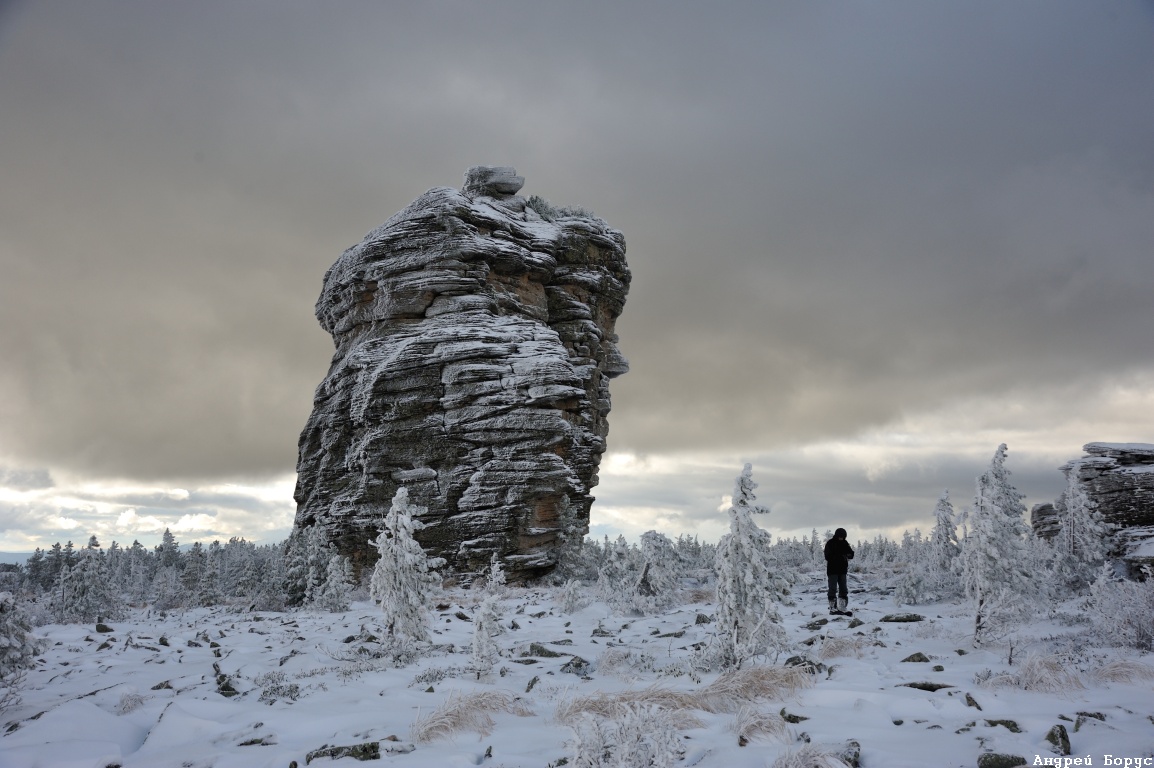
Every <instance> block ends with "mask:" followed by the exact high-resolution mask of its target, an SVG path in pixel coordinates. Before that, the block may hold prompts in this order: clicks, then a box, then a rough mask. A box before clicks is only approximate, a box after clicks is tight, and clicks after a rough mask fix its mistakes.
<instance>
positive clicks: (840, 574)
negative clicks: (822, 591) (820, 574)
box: [825, 528, 853, 613]
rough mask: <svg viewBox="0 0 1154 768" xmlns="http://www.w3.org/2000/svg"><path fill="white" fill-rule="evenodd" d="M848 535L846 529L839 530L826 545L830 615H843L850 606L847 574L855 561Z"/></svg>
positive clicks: (827, 595) (826, 572)
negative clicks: (851, 562)
mask: <svg viewBox="0 0 1154 768" xmlns="http://www.w3.org/2000/svg"><path fill="white" fill-rule="evenodd" d="M848 535H849V534H847V533H846V532H845V528H838V529H837V530H836V531H834V532H833V538H832V539H830V540H829V541H827V542H826V543H825V574H826V579H827V580H828V582H829V592H828V593H827V594H826V597H828V598H829V612H830V613H842V612H844V611H845V607H846V605H848V604H849V588H848V587H847V586H846V574H848V573H849V561H850V560H853V547H851V546H850V545H849V542H848V541H846V536H848ZM835 598H836V602H835Z"/></svg>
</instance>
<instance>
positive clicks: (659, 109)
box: [0, 0, 1154, 508]
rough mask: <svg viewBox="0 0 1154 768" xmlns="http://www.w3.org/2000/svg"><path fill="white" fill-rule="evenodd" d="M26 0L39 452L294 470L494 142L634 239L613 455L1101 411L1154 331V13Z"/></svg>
mask: <svg viewBox="0 0 1154 768" xmlns="http://www.w3.org/2000/svg"><path fill="white" fill-rule="evenodd" d="M763 6H768V7H763ZM0 23H2V24H3V26H4V30H3V32H0V42H2V45H0V103H3V104H4V105H5V106H4V109H3V111H2V113H0V125H2V133H0V136H2V138H0V173H2V174H3V178H4V179H5V181H4V184H3V186H2V187H0V264H2V268H3V271H4V280H3V281H2V284H0V357H2V359H3V360H4V361H5V362H4V366H3V369H0V425H2V427H3V429H2V432H0V454H8V455H10V456H12V457H14V458H13V463H19V464H25V465H33V466H40V465H51V466H53V467H64V468H67V469H68V470H70V471H73V472H77V473H82V474H89V475H93V476H99V475H110V476H120V477H133V478H138V479H177V478H193V479H196V478H202V479H203V478H216V477H222V476H234V477H235V476H250V477H258V476H259V477H269V476H272V475H276V474H281V473H284V472H285V471H288V470H291V468H292V466H293V462H294V460H295V446H296V439H297V435H298V433H299V430H300V428H301V426H303V424H304V421H305V419H306V417H307V414H308V410H309V407H310V396H311V394H312V391H313V389H314V388H315V386H316V385H317V384H318V383H319V381H320V379H321V377H322V376H323V374H324V370H325V367H326V365H327V363H328V356H329V354H330V351H331V343H330V341H329V340H328V338H327V337H326V336H325V335H324V334H323V333H322V332H321V331H320V330H319V328H318V327H317V326H316V323H315V321H314V319H313V318H312V313H311V308H312V304H313V302H314V301H315V298H316V294H317V292H318V291H319V287H320V280H321V277H322V275H323V273H324V271H325V269H326V268H327V267H328V265H329V264H330V263H331V262H332V261H333V260H334V259H335V258H336V256H337V255H338V254H339V253H340V251H341V250H342V249H343V248H345V247H347V246H348V245H350V244H352V243H353V242H356V241H357V240H359V239H360V237H361V236H362V235H363V233H364V232H366V231H368V230H370V229H372V228H373V227H375V226H376V225H377V224H379V223H380V222H381V221H383V220H384V219H385V218H386V217H387V216H389V215H390V214H392V213H393V212H395V211H396V210H399V209H400V208H402V207H404V206H405V205H406V204H407V203H408V202H409V201H410V200H412V199H413V198H414V197H416V196H417V195H418V194H420V193H421V192H423V191H424V190H425V189H426V188H428V187H431V186H438V185H457V184H458V183H459V180H460V178H461V174H462V173H463V171H464V170H465V169H466V168H467V167H468V166H469V165H472V164H477V163H495V164H512V165H515V166H516V167H517V168H518V170H519V171H520V172H521V173H523V174H524V175H525V176H526V177H527V185H526V188H525V193H526V194H533V193H535V194H541V195H543V196H545V197H548V198H550V199H552V200H554V201H555V202H558V203H562V204H579V205H583V206H586V207H588V208H591V209H593V210H594V211H596V212H597V213H599V214H601V215H603V216H604V217H605V218H606V219H607V220H608V221H609V222H610V223H611V224H613V225H614V226H616V227H618V228H620V229H622V230H623V231H624V232H625V234H626V237H627V240H628V242H629V258H630V264H631V266H632V268H633V272H634V284H633V290H632V294H631V296H630V299H629V303H628V305H627V307H626V311H625V314H624V316H623V317H622V320H621V323H620V326H619V330H620V332H621V336H622V347H623V350H624V352H625V353H626V355H627V356H628V357H629V358H630V359H631V362H632V365H633V370H632V372H631V373H630V374H629V375H628V376H625V377H622V378H621V379H618V380H617V381H615V382H614V413H613V415H612V417H611V422H612V433H611V436H610V440H611V445H612V446H613V447H614V448H629V449H634V450H640V451H656V450H668V449H678V448H679V449H683V450H705V449H710V448H718V447H726V448H729V449H732V450H738V449H739V448H742V447H751V448H752V449H754V450H762V451H765V450H770V449H777V448H783V447H786V446H791V445H798V444H802V443H805V442H806V441H811V440H816V439H820V438H831V437H845V436H852V435H854V434H856V433H857V432H859V431H860V430H862V429H865V428H868V427H871V426H876V425H880V424H884V423H886V422H888V421H890V420H893V419H897V418H900V417H902V416H904V415H908V414H911V413H918V412H920V411H928V410H933V409H935V408H940V407H943V406H944V405H947V404H949V403H951V402H953V401H954V400H956V399H957V398H959V397H975V396H978V395H984V396H990V397H997V396H1001V395H1007V396H1011V395H1014V396H1018V395H1021V394H1022V393H1029V396H1030V398H1031V399H1032V400H1034V401H1036V402H1038V403H1050V405H1047V406H1046V407H1048V408H1051V409H1053V408H1056V409H1058V410H1062V409H1067V410H1069V409H1077V408H1078V407H1080V403H1082V402H1083V401H1082V400H1079V399H1062V398H1063V397H1064V396H1065V395H1068V394H1069V393H1070V392H1072V391H1075V390H1079V389H1082V390H1086V389H1089V390H1091V391H1092V390H1093V386H1091V385H1092V384H1093V383H1094V381H1095V380H1102V379H1110V378H1113V377H1116V376H1123V375H1128V374H1131V373H1133V372H1134V371H1135V370H1139V369H1143V368H1145V369H1148V368H1149V361H1150V360H1151V353H1152V352H1154V336H1152V335H1151V334H1150V332H1149V330H1150V328H1151V327H1152V326H1154V304H1151V302H1149V295H1150V293H1151V289H1152V288H1154V262H1151V260H1150V259H1149V244H1150V243H1151V242H1154V146H1152V145H1151V143H1150V141H1149V137H1150V131H1151V128H1152V127H1154V77H1151V76H1150V75H1151V72H1152V71H1154V48H1152V47H1151V46H1150V45H1149V40H1150V39H1151V37H1150V35H1151V32H1152V31H1154V23H1152V17H1151V14H1150V13H1149V12H1148V9H1147V8H1146V7H1145V6H1143V5H1140V4H1137V3H1118V4H1111V5H1109V6H1101V5H1098V4H1084V3H1062V2H1045V3H1042V2H1037V3H1031V2H1022V3H1012V4H1009V3H992V2H991V3H966V4H951V5H938V4H934V5H925V4H897V3H893V4H870V5H860V4H853V5H851V4H845V5H829V4H812V3H800V2H799V3H786V4H777V3H775V4H750V5H740V4H722V5H720V6H717V5H709V6H708V7H707V6H705V5H703V4H699V3H686V4H683V5H676V4H669V3H663V4H660V5H657V4H653V5H645V4H612V3H603V4H598V3H588V4H587V3H582V4H567V5H565V6H562V7H557V6H551V5H549V4H542V3H465V2H460V3H436V4H431V3H421V4H412V5H403V4H399V3H389V4H377V3H344V4H341V5H340V6H336V7H334V6H321V5H319V4H304V3H301V4H293V3H271V2H268V3H261V2H253V3H244V4H236V3H224V2H220V3H212V2H209V3H196V4H184V5H181V4H172V3H164V4H158V3H151V2H125V1H123V0H121V1H119V2H88V3H83V4H74V3H72V4H69V3H51V2H37V3H27V4H24V5H20V6H17V7H16V9H15V10H12V9H8V10H7V11H0ZM1087 382H1089V383H1087ZM1055 403H1057V404H1058V405H1054V404H1055ZM1107 437H1110V436H1107ZM1099 438H1100V436H1099V435H1086V436H1085V438H1084V439H1086V440H1090V439H1099ZM738 469H740V468H739V467H738ZM730 483H731V478H727V479H726V483H725V486H726V487H725V488H724V489H723V491H722V492H727V490H728V485H729V484H730ZM932 501H933V499H930V500H929V502H928V503H929V505H930V508H932Z"/></svg>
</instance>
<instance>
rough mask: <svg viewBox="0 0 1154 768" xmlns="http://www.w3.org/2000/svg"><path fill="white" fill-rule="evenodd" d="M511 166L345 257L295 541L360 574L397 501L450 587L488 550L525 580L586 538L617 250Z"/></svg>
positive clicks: (416, 212)
mask: <svg viewBox="0 0 1154 768" xmlns="http://www.w3.org/2000/svg"><path fill="white" fill-rule="evenodd" d="M523 184H524V179H523V178H521V177H520V176H517V174H516V172H515V171H514V170H513V169H512V168H490V167H477V168H471V169H469V171H468V172H467V173H466V176H465V183H464V185H463V187H462V188H461V189H460V190H456V189H449V188H436V189H431V190H429V191H428V192H426V193H425V194H424V195H422V196H421V197H419V198H418V199H417V200H416V201H414V202H413V203H412V204H411V205H409V207H408V208H406V209H405V210H403V211H401V212H400V213H397V214H396V215H395V216H393V217H392V218H390V219H389V220H388V221H386V222H385V223H384V224H383V225H381V226H380V227H378V228H377V229H375V230H373V231H372V232H370V233H369V234H368V235H367V236H366V237H365V239H364V241H362V242H361V243H360V244H358V245H355V246H353V247H352V248H350V249H348V250H347V251H345V252H344V253H343V254H341V256H340V258H339V259H337V261H336V263H335V264H333V266H332V267H330V268H329V270H328V272H327V273H326V274H325V279H324V288H323V289H322V291H321V295H320V298H319V299H318V301H317V305H316V315H317V319H318V320H319V321H320V324H321V326H322V327H323V328H324V329H325V330H326V331H328V332H329V333H331V334H332V336H333V341H334V343H335V345H336V352H335V354H334V356H333V361H332V365H331V367H330V368H329V372H328V375H327V376H326V377H325V379H324V381H323V382H322V383H321V384H320V386H319V387H318V388H317V391H316V395H315V397H314V401H313V412H312V415H311V416H310V418H309V420H308V423H307V424H306V425H305V428H304V431H303V432H302V433H301V438H300V444H299V458H298V461H297V487H296V493H295V498H296V502H297V515H296V523H295V525H296V526H297V527H305V526H311V525H319V526H322V528H323V529H324V530H325V532H326V535H327V537H328V539H329V540H330V541H331V542H333V543H334V544H335V545H336V547H337V549H338V550H339V551H341V552H342V553H343V554H345V555H347V556H349V557H351V558H352V559H353V561H354V563H357V564H360V565H362V566H363V565H367V564H368V563H369V562H371V559H372V558H373V557H374V556H375V550H373V549H372V548H371V547H370V545H369V540H370V539H373V538H375V537H376V535H377V532H378V528H379V526H380V521H381V520H382V519H383V517H384V515H385V513H386V512H387V511H388V508H389V504H390V502H391V500H392V498H393V495H394V493H395V492H396V490H397V488H398V487H399V486H401V485H404V486H405V487H406V488H408V491H409V498H410V499H411V500H412V501H413V502H414V503H416V504H418V505H420V506H423V507H426V508H427V512H426V513H425V514H424V515H423V516H422V518H421V520H420V522H421V523H423V524H424V526H425V527H424V528H422V529H420V530H419V531H418V532H417V534H416V535H417V538H418V540H419V541H420V542H421V544H422V546H424V548H425V550H426V551H427V552H428V553H429V554H430V555H435V556H439V557H443V558H445V559H446V560H447V561H448V565H449V567H450V568H451V569H453V570H456V571H464V572H468V571H479V570H481V569H482V568H484V567H486V566H487V565H488V563H489V560H490V557H491V555H492V554H493V553H497V555H498V556H499V557H500V558H501V560H502V561H503V564H504V567H505V569H506V572H507V574H508V575H509V576H510V577H512V578H514V579H517V578H526V577H531V576H536V575H540V574H543V573H546V572H548V571H549V570H550V569H552V567H553V566H554V565H555V564H556V559H557V555H558V550H559V547H560V545H561V543H562V542H563V540H564V538H565V536H566V535H568V536H570V537H573V536H578V537H580V536H584V534H585V532H586V531H587V530H588V520H589V508H590V505H591V504H592V502H593V496H592V495H591V491H592V489H593V487H594V486H595V485H596V484H597V467H598V464H599V462H600V459H601V454H602V453H603V452H604V451H605V438H606V435H607V434H608V422H607V416H608V414H609V380H610V379H611V378H613V377H614V376H618V375H620V374H622V373H625V372H626V371H627V370H628V364H627V363H626V361H625V359H624V358H623V357H622V356H621V354H620V352H619V351H618V349H617V336H616V334H615V333H614V325H615V322H616V320H617V317H618V315H620V314H621V310H622V308H623V307H624V304H625V296H626V293H627V292H628V289H629V279H630V275H629V269H628V267H627V266H626V263H625V241H624V238H623V237H622V235H621V233H620V232H618V231H616V230H614V229H611V228H610V227H609V226H608V225H607V224H606V223H605V222H604V221H602V220H601V219H598V218H596V217H594V216H592V215H591V214H588V213H585V212H583V211H570V210H568V209H556V208H554V207H552V206H551V205H549V204H548V203H546V202H545V201H543V200H541V199H540V198H536V197H531V198H528V199H525V198H522V197H519V196H517V194H516V193H517V192H518V191H519V190H520V189H521V186H522V185H523Z"/></svg>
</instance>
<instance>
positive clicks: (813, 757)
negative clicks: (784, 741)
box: [770, 744, 846, 768]
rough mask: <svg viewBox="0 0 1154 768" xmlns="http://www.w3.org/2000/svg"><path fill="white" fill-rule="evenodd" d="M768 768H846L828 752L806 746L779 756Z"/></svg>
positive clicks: (809, 745) (810, 745)
mask: <svg viewBox="0 0 1154 768" xmlns="http://www.w3.org/2000/svg"><path fill="white" fill-rule="evenodd" d="M770 768H846V764H845V763H844V762H842V761H841V760H840V759H839V758H838V757H837V756H835V755H833V754H831V753H830V752H827V751H826V750H824V749H822V748H820V747H815V746H813V745H812V744H806V745H804V746H803V747H801V749H799V750H797V751H796V752H793V751H789V752H786V753H785V754H783V755H780V756H779V757H778V758H777V759H776V760H774V761H773V764H772V765H771V766H770Z"/></svg>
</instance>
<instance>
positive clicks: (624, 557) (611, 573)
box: [597, 535, 637, 612]
mask: <svg viewBox="0 0 1154 768" xmlns="http://www.w3.org/2000/svg"><path fill="white" fill-rule="evenodd" d="M636 559H637V556H636V553H635V552H634V550H633V548H632V547H630V546H629V543H628V542H627V541H625V537H624V536H622V535H618V536H617V541H615V542H613V543H610V542H609V541H608V539H606V541H605V562H603V563H602V564H601V568H600V569H599V570H598V572H597V594H598V596H599V597H600V598H601V599H602V600H604V601H605V602H607V603H609V605H611V606H613V608H614V609H615V610H618V611H626V612H627V611H630V610H632V608H633V596H632V595H631V594H630V592H629V591H628V590H625V589H622V588H621V585H622V584H628V583H631V582H634V581H636V578H637V577H636V571H637V563H636Z"/></svg>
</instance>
